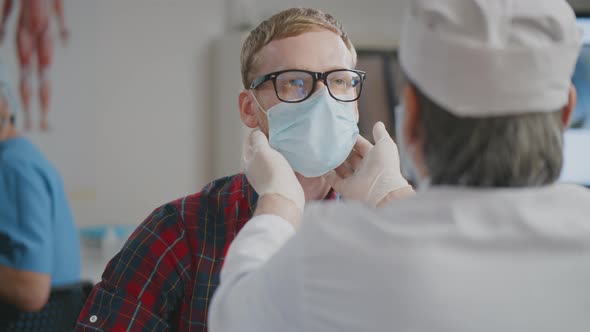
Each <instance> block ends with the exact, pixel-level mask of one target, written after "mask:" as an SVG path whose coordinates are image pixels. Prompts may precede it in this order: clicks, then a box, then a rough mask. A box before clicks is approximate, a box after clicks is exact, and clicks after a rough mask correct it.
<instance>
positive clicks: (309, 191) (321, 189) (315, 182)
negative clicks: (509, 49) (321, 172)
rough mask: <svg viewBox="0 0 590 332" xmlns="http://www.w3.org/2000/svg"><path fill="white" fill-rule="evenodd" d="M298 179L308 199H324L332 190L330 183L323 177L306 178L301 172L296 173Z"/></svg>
mask: <svg viewBox="0 0 590 332" xmlns="http://www.w3.org/2000/svg"><path fill="white" fill-rule="evenodd" d="M295 175H296V176H297V180H299V183H300V184H301V187H302V188H303V192H304V193H305V200H306V201H318V200H322V199H324V198H325V197H326V195H328V192H330V188H331V187H330V185H329V184H328V182H326V180H325V179H324V178H323V177H321V176H320V177H316V178H306V177H304V176H303V175H301V174H298V173H295Z"/></svg>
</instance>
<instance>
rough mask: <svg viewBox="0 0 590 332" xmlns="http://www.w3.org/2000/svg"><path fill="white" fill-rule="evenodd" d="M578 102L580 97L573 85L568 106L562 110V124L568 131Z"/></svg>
mask: <svg viewBox="0 0 590 332" xmlns="http://www.w3.org/2000/svg"><path fill="white" fill-rule="evenodd" d="M577 100H578V95H577V93H576V88H575V87H574V86H573V85H572V86H571V87H570V92H569V96H568V101H567V105H565V106H564V107H563V108H562V109H561V123H562V125H563V129H566V128H567V127H568V125H569V123H570V118H571V116H572V113H573V112H574V109H575V108H576V102H577Z"/></svg>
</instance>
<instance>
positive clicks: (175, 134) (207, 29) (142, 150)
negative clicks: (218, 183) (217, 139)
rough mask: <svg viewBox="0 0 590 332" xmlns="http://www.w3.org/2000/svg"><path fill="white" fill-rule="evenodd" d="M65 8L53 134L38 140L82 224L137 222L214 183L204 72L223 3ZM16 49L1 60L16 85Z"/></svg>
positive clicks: (91, 0)
mask: <svg viewBox="0 0 590 332" xmlns="http://www.w3.org/2000/svg"><path fill="white" fill-rule="evenodd" d="M65 10H66V20H67V22H68V25H69V27H70V30H71V41H70V45H69V46H68V47H67V48H65V49H61V48H56V50H55V62H54V66H53V70H52V77H53V82H54V94H53V96H54V97H53V103H52V109H51V118H50V120H51V123H52V125H53V127H54V130H53V131H52V132H51V133H49V134H44V135H42V134H36V133H35V134H32V135H29V136H30V137H31V138H32V139H33V140H34V141H35V143H37V145H39V146H40V148H41V149H42V150H43V152H44V153H45V154H46V155H47V156H48V158H49V159H50V160H51V161H53V162H54V164H55V165H56V166H57V168H58V169H59V170H60V172H61V174H62V177H63V178H64V183H65V185H66V189H67V191H68V193H69V194H70V201H71V205H72V209H73V211H74V215H75V218H76V221H77V223H78V224H80V225H83V224H94V223H135V224H137V223H139V222H140V221H141V220H143V218H145V217H146V216H147V215H148V214H149V213H150V212H151V211H152V210H153V209H154V208H155V207H157V206H159V205H160V204H162V203H165V202H167V201H170V200H172V199H175V198H177V197H180V196H182V195H185V194H188V193H192V192H196V191H198V190H199V189H200V188H201V186H202V185H203V184H205V183H206V182H207V181H209V178H208V177H207V153H208V148H207V144H208V142H207V122H208V114H209V110H208V109H209V105H208V98H207V77H206V76H205V74H206V73H207V72H208V70H207V68H208V56H207V55H208V48H209V44H210V42H211V40H212V39H213V38H214V37H216V36H218V35H220V34H222V32H223V28H224V22H223V15H224V11H223V2H222V1H217V0H208V1H194V0H167V1H159V0H125V1H120V0H101V1H95V0H66V1H65ZM15 16H16V15H14V13H13V17H12V19H11V21H10V22H9V26H11V27H13V26H14V24H15V23H16V22H15V20H16V17H15ZM13 35H14V31H11V32H9V36H13ZM14 45H15V44H14V42H13V41H12V40H8V43H6V44H5V45H4V46H3V47H2V49H1V52H2V53H1V56H2V58H3V59H5V62H7V63H8V64H9V65H10V66H11V68H13V70H12V73H13V77H14V78H15V84H16V77H17V71H16V66H17V65H16V59H15V46H14ZM35 112H36V110H35Z"/></svg>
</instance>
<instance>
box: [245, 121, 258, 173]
mask: <svg viewBox="0 0 590 332" xmlns="http://www.w3.org/2000/svg"><path fill="white" fill-rule="evenodd" d="M256 131H259V130H258V129H255V130H253V131H252V132H250V134H249V135H248V136H247V137H246V139H245V140H244V144H242V160H241V162H242V171H245V170H246V169H247V167H248V164H249V163H250V161H251V160H252V158H253V155H254V149H253V147H252V136H253V135H254V133H255V132H256Z"/></svg>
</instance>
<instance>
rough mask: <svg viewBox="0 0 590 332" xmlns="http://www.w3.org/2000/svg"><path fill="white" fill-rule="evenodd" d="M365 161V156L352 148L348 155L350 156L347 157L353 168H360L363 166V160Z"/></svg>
mask: <svg viewBox="0 0 590 332" xmlns="http://www.w3.org/2000/svg"><path fill="white" fill-rule="evenodd" d="M362 161H363V157H362V156H361V155H360V154H359V153H358V152H356V151H355V150H352V151H351V152H350V154H349V155H348V158H346V161H345V162H346V163H347V164H348V165H349V166H350V167H351V168H352V169H353V170H357V169H359V167H361V162H362Z"/></svg>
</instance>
